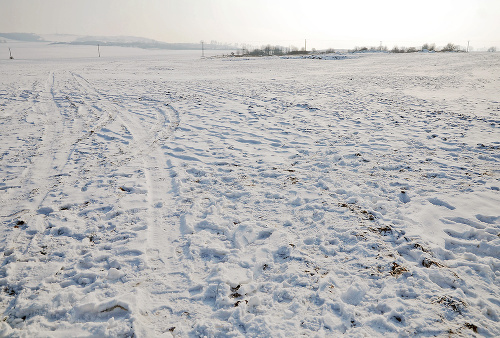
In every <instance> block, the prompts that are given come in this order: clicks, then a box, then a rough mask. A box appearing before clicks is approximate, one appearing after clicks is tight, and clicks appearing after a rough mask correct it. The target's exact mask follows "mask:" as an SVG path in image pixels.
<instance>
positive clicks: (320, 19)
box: [0, 0, 500, 49]
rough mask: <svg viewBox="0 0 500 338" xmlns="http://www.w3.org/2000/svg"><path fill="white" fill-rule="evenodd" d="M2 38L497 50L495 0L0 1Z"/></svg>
mask: <svg viewBox="0 0 500 338" xmlns="http://www.w3.org/2000/svg"><path fill="white" fill-rule="evenodd" d="M0 32H4V33H10V32H23V33H38V34H54V33H59V34H77V35H107V36H118V35H123V36H141V37H147V38H152V39H156V40H160V41H165V42H199V41H200V40H205V41H208V42H209V41H211V40H216V41H219V42H229V43H247V44H251V45H257V46H259V45H263V44H267V43H271V44H281V45H283V46H289V45H295V46H297V47H302V46H303V43H304V39H307V47H308V49H310V48H313V47H314V48H318V49H319V48H327V47H333V48H352V47H354V46H362V45H368V46H378V45H379V44H380V41H382V43H383V44H384V45H387V46H388V47H389V48H391V47H392V46H394V45H398V46H407V47H408V46H413V45H415V46H418V45H421V44H422V43H425V42H429V43H436V44H437V45H444V44H446V43H447V42H453V43H455V44H459V45H466V44H467V41H468V40H470V41H471V45H472V46H474V47H477V48H481V47H489V46H494V45H496V46H498V47H500V0H378V1H376V0H339V1H338V0H302V1H300V0H0Z"/></svg>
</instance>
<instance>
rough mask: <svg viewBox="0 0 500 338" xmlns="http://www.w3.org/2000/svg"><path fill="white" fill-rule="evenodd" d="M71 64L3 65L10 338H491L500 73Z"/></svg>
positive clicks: (446, 59) (312, 65) (427, 67)
mask: <svg viewBox="0 0 500 338" xmlns="http://www.w3.org/2000/svg"><path fill="white" fill-rule="evenodd" d="M35 47H36V46H35ZM35 47H33V48H35ZM2 48H3V46H2ZM36 48H38V47H36ZM46 48H49V47H46ZM65 48H68V50H70V48H71V47H65ZM63 50H64V49H63V48H61V47H58V57H59V58H45V59H38V60H29V59H24V60H23V59H15V60H1V61H0V74H1V76H0V151H1V153H0V159H1V162H0V163H1V165H0V179H1V181H0V198H1V201H0V205H1V208H0V210H1V215H0V216H1V233H0V235H1V242H0V250H1V256H0V257H1V267H0V304H1V307H2V320H1V321H0V336H2V337H4V336H6V337H19V336H21V337H68V336H74V337H88V336H93V337H106V336H108V337H116V336H119V337H132V336H137V337H159V336H165V337H169V336H177V337H197V336H207V337H221V336H230V337H233V336H234V337H239V336H259V337H267V336H272V337H285V336H300V335H306V336H319V337H321V336H339V335H341V334H346V335H347V336H356V337H357V336H387V335H388V336H398V335H401V336H413V335H417V336H424V337H426V336H448V335H449V334H458V335H464V336H471V335H478V336H486V337H488V336H489V337H494V336H499V335H500V323H499V317H500V288H499V277H500V271H499V268H500V237H499V234H500V196H499V193H500V191H499V190H500V181H499V179H500V165H499V161H500V129H499V128H500V117H499V113H500V102H499V96H498V93H500V82H499V81H500V55H499V54H495V53H490V54H486V53H484V54H483V53H470V54H445V53H440V54H412V55H366V56H361V57H358V58H352V59H343V60H330V61H325V60H312V59H288V60H287V59H280V58H265V59H264V58H262V59H247V60H241V61H240V62H227V60H225V59H199V57H198V56H196V57H195V56H193V55H190V54H186V55H180V54H169V53H168V52H164V53H162V54H156V55H153V53H154V52H150V53H152V54H151V55H145V54H144V52H141V53H143V54H141V55H136V56H133V57H132V56H130V57H126V56H119V55H120V53H119V52H117V53H116V54H115V55H116V56H108V57H102V58H100V59H98V58H75V57H73V58H62V57H60V54H59V53H60V51H63ZM115 51H119V49H116V50H115ZM104 54H105V53H104Z"/></svg>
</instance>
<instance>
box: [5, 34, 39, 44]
mask: <svg viewBox="0 0 500 338" xmlns="http://www.w3.org/2000/svg"><path fill="white" fill-rule="evenodd" d="M0 37H2V38H6V39H10V40H17V41H29V42H42V41H45V40H44V39H43V38H42V37H41V36H39V35H36V34H33V33H0Z"/></svg>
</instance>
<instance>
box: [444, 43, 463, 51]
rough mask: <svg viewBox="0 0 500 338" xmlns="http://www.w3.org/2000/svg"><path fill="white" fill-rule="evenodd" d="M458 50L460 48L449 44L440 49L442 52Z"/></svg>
mask: <svg viewBox="0 0 500 338" xmlns="http://www.w3.org/2000/svg"><path fill="white" fill-rule="evenodd" d="M459 50H460V47H459V46H457V45H455V44H453V43H451V42H450V43H448V44H447V45H446V46H444V47H443V49H441V51H442V52H458V51H459Z"/></svg>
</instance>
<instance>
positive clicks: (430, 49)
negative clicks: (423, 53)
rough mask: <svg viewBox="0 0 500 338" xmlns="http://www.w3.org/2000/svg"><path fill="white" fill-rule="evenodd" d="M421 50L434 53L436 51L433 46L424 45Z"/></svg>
mask: <svg viewBox="0 0 500 338" xmlns="http://www.w3.org/2000/svg"><path fill="white" fill-rule="evenodd" d="M421 50H428V51H429V52H434V51H435V50H436V45H435V44H433V43H432V44H429V43H424V44H423V45H422V49H421Z"/></svg>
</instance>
